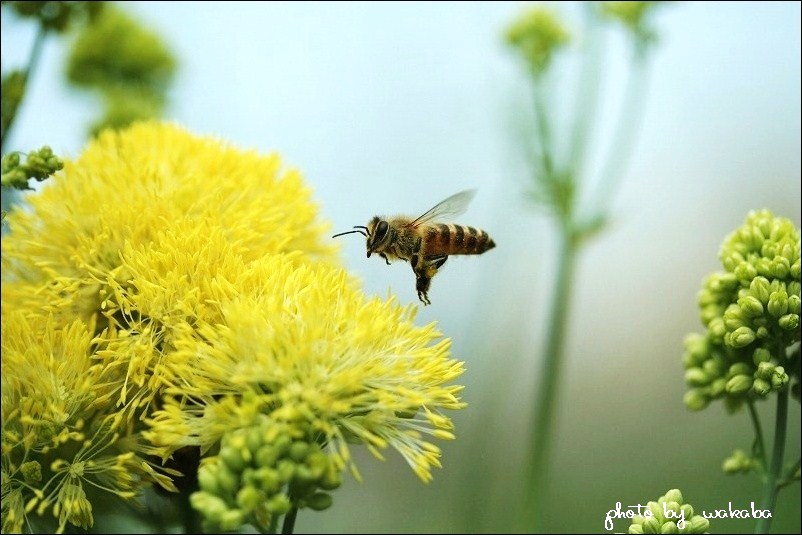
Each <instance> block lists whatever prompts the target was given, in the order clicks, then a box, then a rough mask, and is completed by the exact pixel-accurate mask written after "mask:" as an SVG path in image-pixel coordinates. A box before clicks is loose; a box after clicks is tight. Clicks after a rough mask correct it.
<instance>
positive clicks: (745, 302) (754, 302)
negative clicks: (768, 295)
mask: <svg viewBox="0 0 802 535" xmlns="http://www.w3.org/2000/svg"><path fill="white" fill-rule="evenodd" d="M738 306H739V307H740V308H741V310H742V311H743V313H744V314H745V315H746V316H747V317H750V318H754V317H756V316H760V315H762V314H763V304H762V303H761V302H760V300H759V299H758V298H757V297H754V296H752V295H747V296H746V297H741V298H740V299H738Z"/></svg>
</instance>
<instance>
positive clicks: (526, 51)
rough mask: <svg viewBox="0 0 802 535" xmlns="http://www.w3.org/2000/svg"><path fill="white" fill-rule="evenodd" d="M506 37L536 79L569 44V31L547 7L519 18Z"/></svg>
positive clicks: (531, 10)
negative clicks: (554, 56)
mask: <svg viewBox="0 0 802 535" xmlns="http://www.w3.org/2000/svg"><path fill="white" fill-rule="evenodd" d="M506 38H507V42H508V43H509V44H510V45H512V46H514V47H515V48H517V49H518V50H519V51H520V53H521V55H523V57H524V59H525V60H526V62H527V63H528V64H529V68H530V69H531V70H532V73H534V74H535V75H536V76H537V75H540V74H542V73H543V72H544V71H545V70H546V69H547V68H548V66H549V64H550V63H551V59H552V57H553V55H554V53H555V52H556V51H557V50H559V49H560V48H562V47H563V46H565V45H566V44H568V42H569V41H570V35H569V33H568V30H566V29H565V26H564V25H563V23H562V22H561V21H560V19H559V17H558V16H557V14H556V13H555V12H554V11H552V10H550V9H547V8H544V7H535V8H533V9H530V10H529V11H527V12H525V13H523V14H522V15H521V16H520V17H518V18H517V19H516V20H515V21H514V22H513V23H512V25H510V27H509V28H507V33H506Z"/></svg>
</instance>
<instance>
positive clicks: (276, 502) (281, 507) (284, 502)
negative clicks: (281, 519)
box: [265, 494, 292, 515]
mask: <svg viewBox="0 0 802 535" xmlns="http://www.w3.org/2000/svg"><path fill="white" fill-rule="evenodd" d="M291 505H292V504H291V503H290V499H289V498H287V496H285V495H284V494H276V495H275V496H273V497H272V498H270V499H269V500H268V501H267V503H266V504H265V507H266V508H267V510H268V511H269V512H271V513H272V514H274V515H283V514H284V513H286V512H287V511H289V510H290V506H291Z"/></svg>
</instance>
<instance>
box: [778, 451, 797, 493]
mask: <svg viewBox="0 0 802 535" xmlns="http://www.w3.org/2000/svg"><path fill="white" fill-rule="evenodd" d="M800 463H802V459H797V460H796V463H794V465H793V466H792V467H791V468H790V469H789V470H787V471H786V472H785V475H784V476H783V479H782V481H779V482H778V483H777V490H780V489H782V488H783V487H787V486H788V485H790V484H791V483H793V482H794V481H798V480H799V478H798V477H796V473H797V471H799V466H800Z"/></svg>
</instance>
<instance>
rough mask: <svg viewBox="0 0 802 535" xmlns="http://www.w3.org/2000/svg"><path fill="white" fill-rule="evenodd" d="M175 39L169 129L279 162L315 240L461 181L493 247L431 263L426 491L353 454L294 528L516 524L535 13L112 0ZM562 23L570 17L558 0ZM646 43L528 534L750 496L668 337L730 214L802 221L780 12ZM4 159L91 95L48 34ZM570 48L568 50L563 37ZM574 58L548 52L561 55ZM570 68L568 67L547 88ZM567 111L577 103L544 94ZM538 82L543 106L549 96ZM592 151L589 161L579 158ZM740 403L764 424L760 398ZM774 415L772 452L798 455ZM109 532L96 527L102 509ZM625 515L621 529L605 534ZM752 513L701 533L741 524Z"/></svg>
mask: <svg viewBox="0 0 802 535" xmlns="http://www.w3.org/2000/svg"><path fill="white" fill-rule="evenodd" d="M119 4H120V6H121V7H122V8H123V9H125V10H127V11H128V12H129V13H130V14H132V15H134V16H135V17H137V18H138V19H139V20H140V21H141V22H143V23H144V24H146V25H147V26H148V27H150V28H151V29H152V30H154V31H155V32H157V33H158V34H159V35H161V37H162V38H163V39H164V40H165V42H166V43H167V44H168V45H169V47H170V48H171V49H172V51H173V53H174V55H175V57H176V59H177V61H178V71H177V78H176V81H175V83H174V84H173V86H172V90H171V92H170V94H169V104H168V106H167V112H166V114H165V115H166V117H167V118H168V119H170V120H174V121H176V122H178V123H180V124H182V125H184V126H185V127H187V128H188V129H189V130H191V131H194V132H196V133H199V134H211V135H214V136H218V137H221V138H224V139H226V140H229V141H230V142H231V143H233V144H236V145H238V146H240V147H242V148H254V149H257V150H259V151H262V152H271V151H278V152H279V153H281V154H282V155H283V158H284V162H285V164H286V165H287V166H289V167H296V168H298V169H300V170H301V171H302V172H303V174H304V176H305V177H306V179H307V181H308V183H309V185H310V186H311V187H312V188H314V191H315V198H316V199H317V201H318V202H319V203H320V207H321V211H322V214H323V216H324V217H325V218H326V219H328V220H329V221H331V223H332V233H334V232H341V231H345V230H348V229H350V228H351V227H352V226H353V225H363V224H366V222H367V221H368V220H369V219H370V218H371V217H372V216H373V215H376V214H384V215H393V214H398V213H402V214H409V215H413V216H417V215H419V214H420V213H422V212H423V211H425V210H427V209H428V208H430V207H431V206H432V205H434V204H435V203H436V202H438V201H440V200H442V199H444V198H445V197H447V196H448V195H451V194H452V193H455V192H457V191H460V190H462V189H466V188H477V189H478V194H477V196H476V198H475V199H474V201H473V203H472V205H471V207H470V209H469V210H468V212H467V213H466V214H465V215H463V216H461V217H460V219H459V222H461V223H465V224H470V225H473V226H476V227H479V228H483V229H485V230H487V231H488V232H489V233H490V235H491V236H492V237H493V238H494V239H495V241H496V243H497V247H496V249H494V250H492V251H490V252H488V253H486V254H485V255H482V256H480V257H464V258H451V259H450V260H449V261H448V263H447V264H446V265H445V267H444V268H443V270H442V271H441V272H440V273H439V274H438V276H437V277H436V278H435V279H434V281H433V284H432V289H431V291H430V293H429V297H430V298H431V300H432V305H431V306H428V307H421V309H420V312H419V314H418V318H417V321H418V323H420V324H424V323H428V322H431V321H436V322H437V323H438V325H439V328H440V329H441V331H442V332H443V334H444V335H445V336H448V337H450V338H451V339H452V342H453V355H454V357H456V358H458V359H461V360H464V361H465V362H466V368H467V371H466V373H465V375H464V376H463V378H462V381H461V382H462V384H465V385H466V389H465V391H464V398H465V400H466V401H467V402H468V403H469V407H468V409H466V410H464V411H460V412H459V413H457V414H454V415H453V416H454V420H455V423H456V431H457V435H458V436H457V440H456V441H453V442H450V443H446V444H444V453H443V459H442V461H443V469H442V470H439V471H438V472H436V473H435V479H434V481H433V482H432V483H430V484H428V485H423V484H421V483H420V481H418V479H417V478H416V476H415V475H414V474H413V473H412V471H411V470H409V469H408V467H407V466H406V465H405V464H404V462H403V460H402V459H401V458H400V456H398V455H393V454H388V456H387V457H388V458H387V460H386V461H385V462H380V461H377V460H375V459H373V458H372V457H370V455H369V454H368V453H367V452H364V451H361V452H359V453H358V455H359V458H358V459H357V463H358V466H359V467H360V470H361V472H362V475H363V478H364V482H363V483H361V484H360V483H357V482H356V481H354V480H352V479H348V478H347V479H346V483H345V485H344V487H343V488H342V489H341V490H338V491H337V492H336V493H335V494H334V496H335V505H334V507H332V508H331V509H329V510H327V511H325V512H322V513H314V512H309V511H303V512H302V513H301V514H300V515H299V518H298V524H297V526H296V527H297V531H299V532H309V531H324V532H363V533H372V532H465V531H468V532H490V531H497V530H501V531H507V530H510V529H514V526H515V522H514V519H511V518H510V515H511V511H512V509H513V508H514V507H513V502H516V501H517V500H518V499H519V498H518V495H519V493H520V492H521V489H522V480H521V478H522V473H523V467H524V466H525V459H526V458H527V457H528V455H530V452H529V451H528V450H527V445H528V440H529V430H528V429H527V426H528V425H529V412H530V411H531V406H532V404H533V401H534V399H535V392H534V390H535V388H536V385H537V381H536V374H537V373H538V370H539V359H540V356H541V347H542V343H543V342H542V341H543V337H544V329H545V320H546V312H547V306H548V300H549V296H550V294H551V281H552V280H553V272H554V270H555V260H556V248H557V244H556V238H555V232H554V230H555V229H554V226H553V224H552V222H551V220H550V219H549V218H548V217H546V216H545V215H544V214H543V213H542V212H540V211H538V210H537V209H536V208H535V207H534V205H533V204H532V203H530V202H528V201H527V199H526V198H525V196H524V190H525V189H526V187H527V184H528V180H529V177H530V171H529V168H528V166H527V161H526V159H525V157H524V153H523V150H522V141H521V136H520V124H519V123H520V122H521V119H520V118H521V117H527V116H528V115H527V114H531V110H530V107H531V97H530V96H529V86H528V80H527V76H526V74H525V71H524V68H523V67H522V65H521V63H520V61H519V58H518V57H517V56H516V55H515V54H514V53H513V52H512V51H511V50H510V49H509V48H508V47H507V46H506V45H505V43H504V30H505V28H506V27H507V26H508V25H509V24H510V23H511V22H512V21H513V20H514V19H515V17H516V16H518V15H519V14H520V12H521V11H522V10H523V9H525V8H527V7H528V6H531V5H532V4H529V3H521V2H470V3H467V2H464V3H452V2H448V3H440V2H439V3H429V2H426V3H424V2H420V3H417V2H409V3H406V2H405V3H393V2H390V3H349V2H345V3H315V2H312V3H279V2H271V3H251V2H247V3H246V2H242V3H240V2H226V3H193V2H181V3H178V2H175V3H173V2H121V3H119ZM554 7H555V8H556V9H558V10H561V11H562V12H564V14H565V16H566V17H567V20H568V25H569V29H571V30H573V29H574V27H573V26H572V21H577V25H576V27H577V29H578V26H579V25H578V20H579V18H578V17H577V13H578V6H577V5H575V4H574V3H560V4H559V5H555V6H554ZM654 20H655V26H656V28H657V29H658V32H659V43H658V44H657V45H656V47H655V49H654V50H653V57H652V63H651V66H650V71H649V73H648V85H649V87H648V90H649V93H648V97H647V100H646V107H645V112H644V113H645V115H644V117H643V121H642V126H641V128H640V129H639V131H638V132H639V133H638V136H637V141H636V143H635V146H634V152H633V155H632V157H631V159H630V161H629V165H628V167H627V170H626V174H625V176H623V177H622V179H621V187H620V190H619V191H618V194H617V195H616V197H615V200H614V203H613V209H612V213H613V214H614V218H613V221H612V224H611V225H610V226H609V227H607V228H606V229H605V230H604V232H603V233H602V234H601V235H600V236H599V237H597V238H596V239H595V240H593V241H592V242H591V244H590V245H589V246H588V247H586V248H585V249H583V251H582V253H581V258H580V261H579V265H578V270H577V273H576V274H575V275H576V282H575V287H574V289H573V298H574V300H575V301H574V303H573V308H572V315H571V317H570V323H569V326H568V329H569V330H568V336H567V340H568V342H567V348H566V351H567V355H566V357H567V360H566V363H565V364H566V366H565V369H564V375H563V380H562V385H561V389H560V392H559V399H558V400H557V406H558V407H559V408H558V411H557V415H556V416H557V420H556V421H557V425H556V427H555V432H556V437H555V442H554V448H553V451H554V455H553V457H552V465H551V470H552V474H553V475H552V480H553V482H552V484H551V490H550V495H549V497H548V503H547V504H546V508H547V510H548V511H549V517H550V519H549V521H548V523H547V524H546V526H544V527H546V528H547V529H548V530H549V531H562V532H587V531H590V532H603V531H604V516H605V513H606V512H607V511H608V510H609V509H612V508H614V507H615V503H616V502H621V503H622V504H623V505H624V506H626V505H634V504H637V503H646V501H648V500H654V499H656V498H657V497H658V496H660V495H662V494H664V493H665V492H666V491H667V490H668V489H670V488H680V489H681V490H682V492H683V494H684V496H685V498H686V500H687V501H688V502H690V503H692V504H693V505H694V507H696V508H697V509H708V510H709V509H713V508H726V506H727V503H728V502H730V501H731V502H732V503H733V505H734V506H736V507H739V508H743V507H747V506H748V504H749V502H750V501H753V500H754V501H758V500H759V496H760V494H761V487H760V484H759V483H758V481H757V478H755V477H753V476H726V475H724V474H723V473H722V472H721V462H722V460H723V459H724V458H725V457H727V456H728V455H730V454H731V452H732V450H733V449H734V448H743V449H747V450H748V448H749V447H750V445H751V440H752V431H751V427H750V424H749V420H748V416H747V414H746V413H745V412H743V413H739V414H736V415H732V416H728V415H727V414H726V412H725V411H724V409H723V407H722V406H720V405H721V404H720V403H718V404H716V403H714V404H713V405H712V406H711V407H710V408H708V409H707V410H705V411H702V412H699V413H691V412H690V411H688V410H686V408H685V406H684V405H683V403H682V396H683V394H684V393H685V391H686V387H685V385H684V382H683V368H682V363H681V355H682V352H683V346H682V340H683V337H684V336H685V335H686V334H687V333H689V332H693V331H701V324H700V322H699V319H698V308H697V305H696V293H697V292H698V290H699V289H700V287H701V283H702V280H703V278H704V277H705V276H706V275H707V274H708V273H709V272H711V271H714V270H717V269H720V265H719V263H718V260H717V253H718V249H719V246H720V244H721V242H722V241H723V239H724V237H725V236H726V235H727V234H728V233H730V232H731V231H732V230H734V229H735V228H736V227H737V226H739V225H740V224H741V223H742V222H743V220H744V217H745V215H746V213H747V212H748V211H749V210H751V209H759V208H769V209H771V210H772V211H773V212H774V213H775V215H778V216H784V217H789V218H790V219H791V220H792V221H794V223H795V224H796V225H797V227H799V226H800V211H801V210H802V207H801V200H800V185H799V184H800V167H801V164H800V132H801V131H802V125H800V100H801V95H800V76H801V74H800V49H801V48H802V46H801V43H800V4H799V3H798V2H777V3H767V2H760V3H758V2H755V3H741V2H732V3H727V2H688V3H669V4H668V5H666V6H662V7H661V9H660V10H659V12H658V13H656V17H655V19H654ZM606 33H607V35H605V37H606V38H607V47H608V49H607V54H606V56H605V60H604V61H605V63H604V64H603V66H602V69H601V72H602V84H603V86H602V91H603V92H602V94H601V95H602V96H601V101H600V113H601V122H600V129H599V132H598V133H599V136H598V137H597V138H596V140H597V141H598V143H597V144H596V145H594V146H592V147H591V150H592V151H601V150H604V149H605V146H604V145H605V141H607V140H608V139H607V137H605V136H606V135H607V134H606V126H605V125H606V122H605V121H606V119H605V118H606V117H613V116H615V113H616V110H617V109H618V107H619V106H620V105H621V104H622V103H621V102H620V95H621V93H622V87H623V84H624V83H625V74H626V72H627V64H628V55H627V48H626V46H625V42H624V39H623V34H622V32H620V31H615V30H613V29H611V30H609V31H606ZM33 39H34V26H33V25H30V24H20V23H19V21H18V20H17V19H15V18H14V17H13V16H8V15H7V13H6V11H5V10H4V12H3V20H2V53H3V68H4V69H6V68H8V67H9V66H13V65H15V64H17V63H22V62H24V61H25V59H26V58H27V55H28V53H29V46H30V45H29V44H30V43H32V42H33ZM44 46H45V48H44V50H43V56H42V60H41V63H40V64H39V66H38V67H37V71H36V73H35V75H34V76H33V79H32V81H31V84H32V85H31V87H30V88H29V93H28V94H27V95H26V98H25V100H24V102H23V104H22V108H21V110H20V113H19V116H18V118H17V124H16V125H15V128H14V130H13V131H12V132H11V135H10V137H9V139H8V140H7V141H6V147H7V149H8V150H26V149H27V148H30V147H38V146H41V145H43V144H49V145H50V146H52V147H53V149H54V151H55V152H56V153H57V154H59V155H62V156H66V157H73V156H75V155H77V154H78V153H79V152H80V150H81V149H82V147H83V145H84V143H85V140H86V137H85V132H86V129H87V126H88V124H89V122H90V120H89V118H90V117H91V116H96V115H97V110H95V107H96V106H97V102H96V101H95V100H93V99H91V98H89V97H87V96H86V95H84V94H81V93H78V92H76V91H74V90H72V89H70V88H69V87H68V86H67V84H66V83H65V82H64V75H63V66H64V63H65V55H66V51H67V47H66V41H65V40H62V39H55V38H53V39H49V40H48V41H47V42H45V45H44ZM576 46H577V44H573V45H572V47H576ZM571 53H572V51H571V47H569V49H568V50H567V51H566V56H569V55H571ZM575 76H576V73H575V72H574V70H572V68H571V65H570V63H569V64H568V65H567V67H566V68H565V69H563V70H561V71H559V75H558V83H559V84H560V87H562V86H566V87H570V86H571V84H572V83H573V82H574V80H573V77H575ZM565 95H566V97H565V98H566V99H568V98H569V95H570V98H571V99H572V102H573V96H572V95H571V94H569V93H568V92H566V93H565ZM561 96H562V93H561V92H559V91H557V92H554V93H552V94H551V99H552V100H551V102H552V104H553V105H554V110H555V113H556V118H557V120H558V121H559V119H560V113H561V110H562V109H563V107H564V106H565V102H564V101H563V99H562V98H561ZM591 162H593V157H591ZM337 239H339V240H342V251H343V257H344V263H345V265H346V266H347V268H348V269H349V270H350V271H351V272H352V273H354V274H355V275H357V276H358V277H359V278H360V279H361V280H362V281H363V283H364V287H365V289H366V291H367V292H368V293H377V294H380V295H382V296H386V295H388V294H392V295H396V296H397V297H398V298H399V300H400V301H401V302H402V303H417V296H416V293H415V286H414V277H413V274H412V273H411V270H410V268H409V267H408V266H406V265H403V264H402V263H398V264H394V265H392V266H386V265H385V264H384V262H383V261H381V260H380V259H374V258H371V259H366V258H365V244H364V239H363V238H361V237H360V236H359V235H352V236H344V237H342V238H337ZM763 405H764V406H761V414H762V415H763V417H764V419H765V421H764V425H769V423H770V422H771V421H773V413H774V404H773V403H764V404H763ZM799 419H800V411H799V403H797V402H796V401H792V403H791V416H790V421H791V427H790V436H789V442H788V446H787V454H786V457H787V459H790V460H795V459H797V458H798V457H799V451H800V436H799V425H798V422H799ZM799 503H800V486H799V484H798V483H797V484H795V485H791V486H790V487H789V488H787V489H785V490H783V491H782V492H781V494H780V498H779V501H778V504H777V515H776V516H775V522H776V523H775V525H774V530H773V531H775V532H782V531H795V532H799V530H800V519H799ZM98 520H99V522H101V523H103V526H104V527H105V528H108V529H109V530H111V531H125V530H126V528H125V526H124V525H123V524H119V523H117V522H115V520H114V519H106V520H105V521H104V520H103V519H98ZM628 524H629V522H628V521H624V520H618V521H617V522H616V524H615V529H616V531H626V529H627V526H628ZM753 529H754V523H753V521H751V520H729V521H721V520H718V521H713V524H712V526H711V531H712V532H719V533H721V532H751V531H752V530H753Z"/></svg>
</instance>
